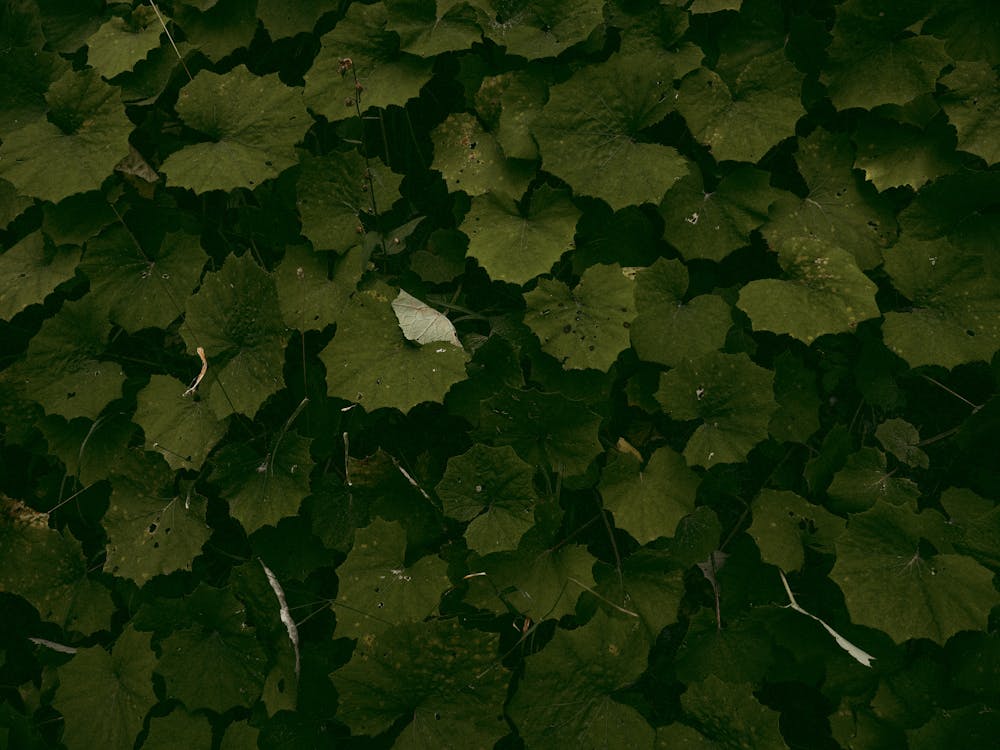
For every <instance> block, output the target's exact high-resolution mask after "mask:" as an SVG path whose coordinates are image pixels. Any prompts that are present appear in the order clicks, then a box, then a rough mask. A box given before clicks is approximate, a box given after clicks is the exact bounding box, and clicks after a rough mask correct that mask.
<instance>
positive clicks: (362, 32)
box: [303, 3, 432, 122]
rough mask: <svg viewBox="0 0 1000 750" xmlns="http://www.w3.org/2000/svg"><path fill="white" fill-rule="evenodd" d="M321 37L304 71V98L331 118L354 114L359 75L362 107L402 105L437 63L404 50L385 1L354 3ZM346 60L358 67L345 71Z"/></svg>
mask: <svg viewBox="0 0 1000 750" xmlns="http://www.w3.org/2000/svg"><path fill="white" fill-rule="evenodd" d="M320 41H321V43H322V48H321V49H320V51H319V54H318V55H317V56H316V60H315V62H314V63H313V66H312V68H310V69H309V72H307V73H306V75H305V79H306V88H305V93H304V94H303V96H305V100H306V103H307V104H308V105H309V106H310V107H311V108H312V109H313V110H315V111H316V112H318V113H319V114H321V115H323V116H324V117H326V118H327V119H328V120H330V121H331V122H334V121H337V120H343V119H345V118H347V117H354V115H355V109H354V101H355V98H356V97H357V96H358V92H357V91H356V90H355V87H354V75H355V73H356V74H357V76H358V83H360V84H361V86H362V91H361V94H360V96H361V99H360V103H361V109H363V110H364V109H367V108H368V107H388V106H389V105H391V104H396V105H398V106H403V105H404V104H406V102H407V101H409V100H410V99H413V98H414V97H416V96H417V95H418V94H419V93H420V89H421V87H423V85H424V84H425V83H427V81H428V80H430V77H431V67H432V61H431V60H425V59H422V58H420V57H417V56H416V55H410V54H407V53H405V52H401V51H400V47H399V45H400V42H399V35H398V34H397V33H396V32H395V31H391V30H390V29H389V28H388V11H387V9H386V6H385V5H384V4H383V3H376V4H374V5H364V4H362V3H352V4H351V6H350V7H349V8H348V10H347V15H346V16H344V18H342V19H341V20H340V21H338V22H337V25H336V26H334V28H333V31H331V32H329V33H327V34H324V35H323V38H322V39H321V40H320ZM344 58H350V59H351V61H352V64H353V70H346V71H342V69H341V63H340V61H341V60H343V59H344ZM347 100H350V102H351V103H350V104H349V105H348V104H347V103H346V102H347Z"/></svg>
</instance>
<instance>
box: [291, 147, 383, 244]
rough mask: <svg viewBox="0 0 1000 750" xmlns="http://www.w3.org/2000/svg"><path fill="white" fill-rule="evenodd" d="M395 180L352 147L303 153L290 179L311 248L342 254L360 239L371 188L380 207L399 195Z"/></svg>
mask: <svg viewBox="0 0 1000 750" xmlns="http://www.w3.org/2000/svg"><path fill="white" fill-rule="evenodd" d="M366 174H370V175H371V176H370V178H369V179H366V178H365V175H366ZM401 180H402V177H400V176H399V175H397V174H393V173H392V172H390V171H389V170H388V169H386V168H385V167H383V166H382V164H381V163H379V162H376V161H375V160H369V163H367V164H366V163H365V159H364V158H363V157H362V156H361V155H360V154H359V153H358V152H357V151H334V152H331V153H329V154H326V155H325V156H307V157H306V158H304V159H303V160H302V164H301V168H300V170H299V176H298V180H297V183H296V193H297V196H298V197H297V200H296V206H297V207H298V210H299V214H300V216H301V217H302V234H303V236H305V237H306V238H307V239H308V240H309V241H310V242H311V243H312V246H313V248H314V249H315V250H333V251H335V252H338V253H340V254H344V253H345V252H347V250H348V249H350V248H351V247H354V246H355V245H359V244H360V243H361V242H362V234H363V233H364V228H363V220H362V216H368V215H370V214H371V212H372V196H371V193H370V190H371V187H372V186H374V189H375V204H376V205H377V206H379V207H380V210H386V209H388V208H389V207H390V206H392V204H393V203H394V202H395V201H396V199H397V198H399V183H400V181H401ZM359 227H361V231H358V228H359Z"/></svg>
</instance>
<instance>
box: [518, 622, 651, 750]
mask: <svg viewBox="0 0 1000 750" xmlns="http://www.w3.org/2000/svg"><path fill="white" fill-rule="evenodd" d="M648 652H649V641H648V640H647V638H646V635H645V633H644V632H643V629H642V628H641V627H640V626H639V623H637V622H636V621H635V619H634V618H631V617H628V618H624V617H621V616H618V617H609V616H607V615H605V614H604V613H602V612H598V613H597V614H596V615H594V618H593V619H592V620H591V621H590V622H589V623H587V624H586V625H584V626H583V627H580V628H577V629H576V630H557V631H556V634H555V635H554V636H553V638H552V640H551V641H550V642H549V643H548V645H547V646H545V648H544V649H542V650H541V651H540V652H539V653H537V654H534V655H532V656H529V657H528V658H527V660H526V661H527V663H526V666H525V672H524V676H523V677H522V679H521V681H520V683H519V685H518V689H517V692H516V693H514V697H513V698H512V699H511V702H510V706H509V712H510V717H511V720H512V721H513V722H514V724H515V726H516V727H517V729H518V732H519V733H520V735H521V736H522V737H523V738H524V740H525V744H526V746H528V747H573V748H580V750H584V749H587V750H590V749H591V748H593V749H594V750H596V749H597V748H601V750H612V748H614V749H616V750H625V749H626V748H652V746H653V737H654V732H653V728H652V727H650V726H649V724H648V723H647V721H646V719H645V718H644V717H643V716H642V715H641V714H640V713H639V712H638V711H636V710H635V709H634V708H632V707H631V706H627V705H625V704H624V703H619V702H618V701H616V700H615V699H614V698H613V697H612V695H613V694H614V693H615V692H616V691H617V690H619V689H621V688H623V687H625V686H627V685H629V684H630V683H632V682H633V681H635V680H636V679H637V678H638V677H639V675H640V674H642V672H643V671H644V670H645V669H646V657H647V654H648ZM567 707H572V710H570V711H567V710H566V708H567Z"/></svg>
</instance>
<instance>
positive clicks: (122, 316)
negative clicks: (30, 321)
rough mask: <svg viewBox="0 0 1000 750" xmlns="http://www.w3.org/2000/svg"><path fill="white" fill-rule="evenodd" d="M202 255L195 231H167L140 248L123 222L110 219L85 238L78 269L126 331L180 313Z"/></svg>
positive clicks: (168, 320) (166, 322) (158, 323)
mask: <svg viewBox="0 0 1000 750" xmlns="http://www.w3.org/2000/svg"><path fill="white" fill-rule="evenodd" d="M205 260H206V256H205V252H204V251H203V250H202V249H201V242H200V239H199V237H198V236H197V235H193V234H185V233H183V232H170V233H168V234H167V235H166V236H165V237H164V238H163V241H162V244H161V245H160V246H159V247H158V248H143V247H139V246H138V245H137V244H136V239H135V237H134V235H132V234H131V233H130V232H129V231H128V230H127V229H125V227H123V226H120V225H115V226H113V227H111V228H109V229H108V230H107V231H105V232H104V233H103V234H101V235H100V236H99V237H97V238H95V239H93V240H91V241H90V242H88V243H87V254H86V255H85V256H84V258H83V261H82V262H81V263H80V270H81V271H83V272H84V273H85V274H86V275H87V277H88V278H89V279H90V292H91V296H92V297H93V298H94V299H95V301H99V302H100V303H101V304H103V305H104V306H105V307H106V309H107V310H108V314H109V316H110V318H111V320H112V321H113V322H115V323H117V324H118V325H120V326H121V327H122V328H124V329H125V330H126V331H129V332H135V331H138V330H140V329H142V328H166V327H167V326H168V325H169V324H170V323H171V322H172V321H173V320H175V319H176V318H178V317H180V315H181V314H182V312H183V310H181V309H180V308H179V307H178V304H179V302H180V301H181V300H184V299H187V296H188V295H189V294H191V292H192V291H193V290H194V288H195V286H196V285H197V284H198V279H200V278H201V269H202V266H204V264H205Z"/></svg>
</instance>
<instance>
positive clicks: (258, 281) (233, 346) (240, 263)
mask: <svg viewBox="0 0 1000 750" xmlns="http://www.w3.org/2000/svg"><path fill="white" fill-rule="evenodd" d="M184 318H185V325H184V326H183V328H182V329H181V335H182V336H183V337H184V340H185V342H186V343H187V346H188V353H189V354H192V355H194V354H196V350H197V348H198V347H199V346H200V347H203V348H204V350H205V354H206V356H207V357H208V361H209V368H210V372H211V374H212V377H213V378H214V380H213V381H212V384H211V387H210V388H209V389H208V390H209V393H208V403H209V405H210V406H211V407H212V410H213V411H214V412H215V414H216V415H217V416H218V417H219V418H223V417H226V416H228V415H229V414H232V413H233V412H236V413H238V414H245V415H246V416H248V417H253V416H254V414H256V413H257V410H258V409H259V408H260V405H261V404H262V403H264V401H265V400H267V398H268V396H271V395H273V394H274V393H277V392H278V390H279V389H280V388H281V387H282V382H283V380H284V376H283V374H282V365H283V364H284V359H285V344H286V342H287V341H288V330H287V329H286V328H285V325H284V322H283V321H282V319H281V312H280V309H279V307H278V296H277V292H276V290H275V285H274V279H273V278H272V277H271V276H270V275H268V274H267V273H266V272H265V271H264V270H263V269H261V267H260V266H258V265H257V264H256V263H255V262H254V261H253V258H251V257H250V254H249V253H247V254H245V255H242V256H239V257H237V256H229V257H228V258H227V259H226V262H225V264H224V265H223V266H222V268H221V269H220V270H219V271H217V272H215V273H212V274H209V275H207V276H206V277H205V280H204V281H203V282H202V285H201V289H199V290H198V293H197V294H195V295H194V296H193V297H190V298H188V301H187V305H186V306H185V315H184Z"/></svg>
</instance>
